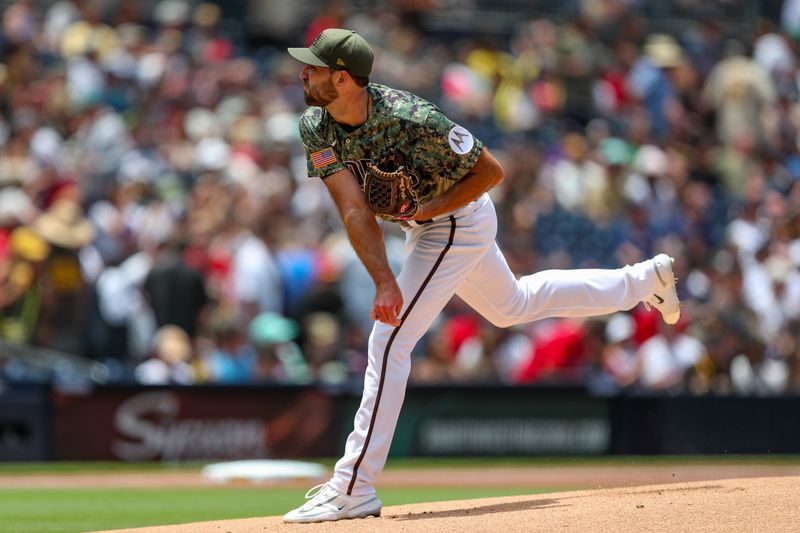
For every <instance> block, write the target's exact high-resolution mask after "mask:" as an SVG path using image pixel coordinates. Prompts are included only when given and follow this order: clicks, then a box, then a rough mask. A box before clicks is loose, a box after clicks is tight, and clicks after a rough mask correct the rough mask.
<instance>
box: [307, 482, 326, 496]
mask: <svg viewBox="0 0 800 533" xmlns="http://www.w3.org/2000/svg"><path fill="white" fill-rule="evenodd" d="M326 488H328V484H327V483H320V484H319V485H314V486H313V487H311V488H310V489H308V491H307V492H306V496H305V498H306V500H313V499H314V498H316V497H317V496H319V495H320V494H322V492H323V491H324V490H325V489H326Z"/></svg>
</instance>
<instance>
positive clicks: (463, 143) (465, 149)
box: [447, 125, 475, 155]
mask: <svg viewBox="0 0 800 533" xmlns="http://www.w3.org/2000/svg"><path fill="white" fill-rule="evenodd" d="M447 140H448V142H449V143H450V148H452V149H453V151H454V152H455V153H457V154H459V155H464V154H468V153H469V151H470V150H472V147H473V146H475V138H474V137H472V134H471V133H470V132H468V131H467V130H466V129H464V128H462V127H461V126H459V125H455V126H453V128H452V129H451V130H450V133H448V134H447Z"/></svg>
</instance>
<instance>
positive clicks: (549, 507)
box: [117, 476, 800, 533]
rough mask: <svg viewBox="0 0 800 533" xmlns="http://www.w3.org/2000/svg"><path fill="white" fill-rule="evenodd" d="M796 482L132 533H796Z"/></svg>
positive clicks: (694, 486) (561, 496)
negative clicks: (330, 520) (303, 522)
mask: <svg viewBox="0 0 800 533" xmlns="http://www.w3.org/2000/svg"><path fill="white" fill-rule="evenodd" d="M798 508H800V477H796V476H792V477H770V478H746V479H725V480H715V481H695V482H691V483H670V484H661V485H648V486H641V487H621V488H619V487H618V488H612V489H601V490H585V491H575V492H560V493H552V494H541V495H536V496H516V497H509V498H488V499H481V500H462V501H453V502H440V503H424V504H414V505H402V506H397V507H387V508H385V509H384V510H383V516H382V517H381V518H370V519H366V520H347V521H343V522H333V523H325V524H315V525H313V526H309V525H289V524H283V523H282V522H281V521H280V518H279V517H266V518H249V519H244V520H229V521H224V522H201V523H194V524H183V525H177V526H161V527H149V528H140V529H130V530H117V531H118V532H121V531H130V532H135V533H203V532H209V533H212V532H213V533H264V532H272V531H275V532H295V533H296V532H308V531H314V533H317V532H322V533H326V532H345V531H346V532H352V533H361V532H373V531H389V532H392V531H402V532H404V533H416V532H426V533H427V532H429V531H453V532H464V531H470V532H472V531H476V532H496V531H503V532H523V531H525V532H538V531H541V532H545V531H546V532H552V531H582V532H583V531H598V532H599V531H602V532H605V531H631V532H642V531H687V532H689V531H691V532H698V531H701V532H731V531H753V532H756V531H775V532H782V531H797V529H798V524H797V509H798Z"/></svg>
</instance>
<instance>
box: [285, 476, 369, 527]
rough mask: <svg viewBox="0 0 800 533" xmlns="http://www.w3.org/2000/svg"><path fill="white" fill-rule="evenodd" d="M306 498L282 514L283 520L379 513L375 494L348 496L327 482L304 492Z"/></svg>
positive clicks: (298, 521) (302, 520)
mask: <svg viewBox="0 0 800 533" xmlns="http://www.w3.org/2000/svg"><path fill="white" fill-rule="evenodd" d="M314 491H316V492H314ZM306 499H307V500H308V501H307V502H306V503H305V504H303V505H302V506H301V507H298V508H297V509H295V510H294V511H289V512H288V513H286V514H285V515H283V521H284V522H290V523H309V522H329V521H332V520H344V519H346V518H366V517H368V516H380V515H381V507H382V504H381V501H380V500H379V499H378V497H377V496H376V495H375V494H370V495H368V496H348V495H347V494H342V493H341V492H339V491H338V490H336V489H334V488H333V487H331V486H330V485H328V484H327V483H323V484H322V485H317V486H316V487H312V488H311V489H310V490H309V491H308V492H306Z"/></svg>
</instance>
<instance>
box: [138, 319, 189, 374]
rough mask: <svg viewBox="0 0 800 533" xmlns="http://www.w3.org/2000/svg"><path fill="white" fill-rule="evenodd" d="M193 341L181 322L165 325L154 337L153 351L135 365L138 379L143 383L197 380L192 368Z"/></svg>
mask: <svg viewBox="0 0 800 533" xmlns="http://www.w3.org/2000/svg"><path fill="white" fill-rule="evenodd" d="M192 358H193V352H192V343H191V339H190V338H189V336H188V335H187V334H186V332H185V331H184V330H183V329H181V328H179V327H178V326H163V327H161V328H160V329H159V330H158V331H157V332H156V335H155V337H154V338H153V346H152V355H151V356H150V358H149V359H147V360H146V361H143V362H142V363H139V365H137V366H136V370H135V376H136V381H138V382H139V383H141V384H143V385H169V384H177V385H192V384H194V383H196V382H197V376H196V373H195V370H194V369H193V368H192V364H191V361H192Z"/></svg>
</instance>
